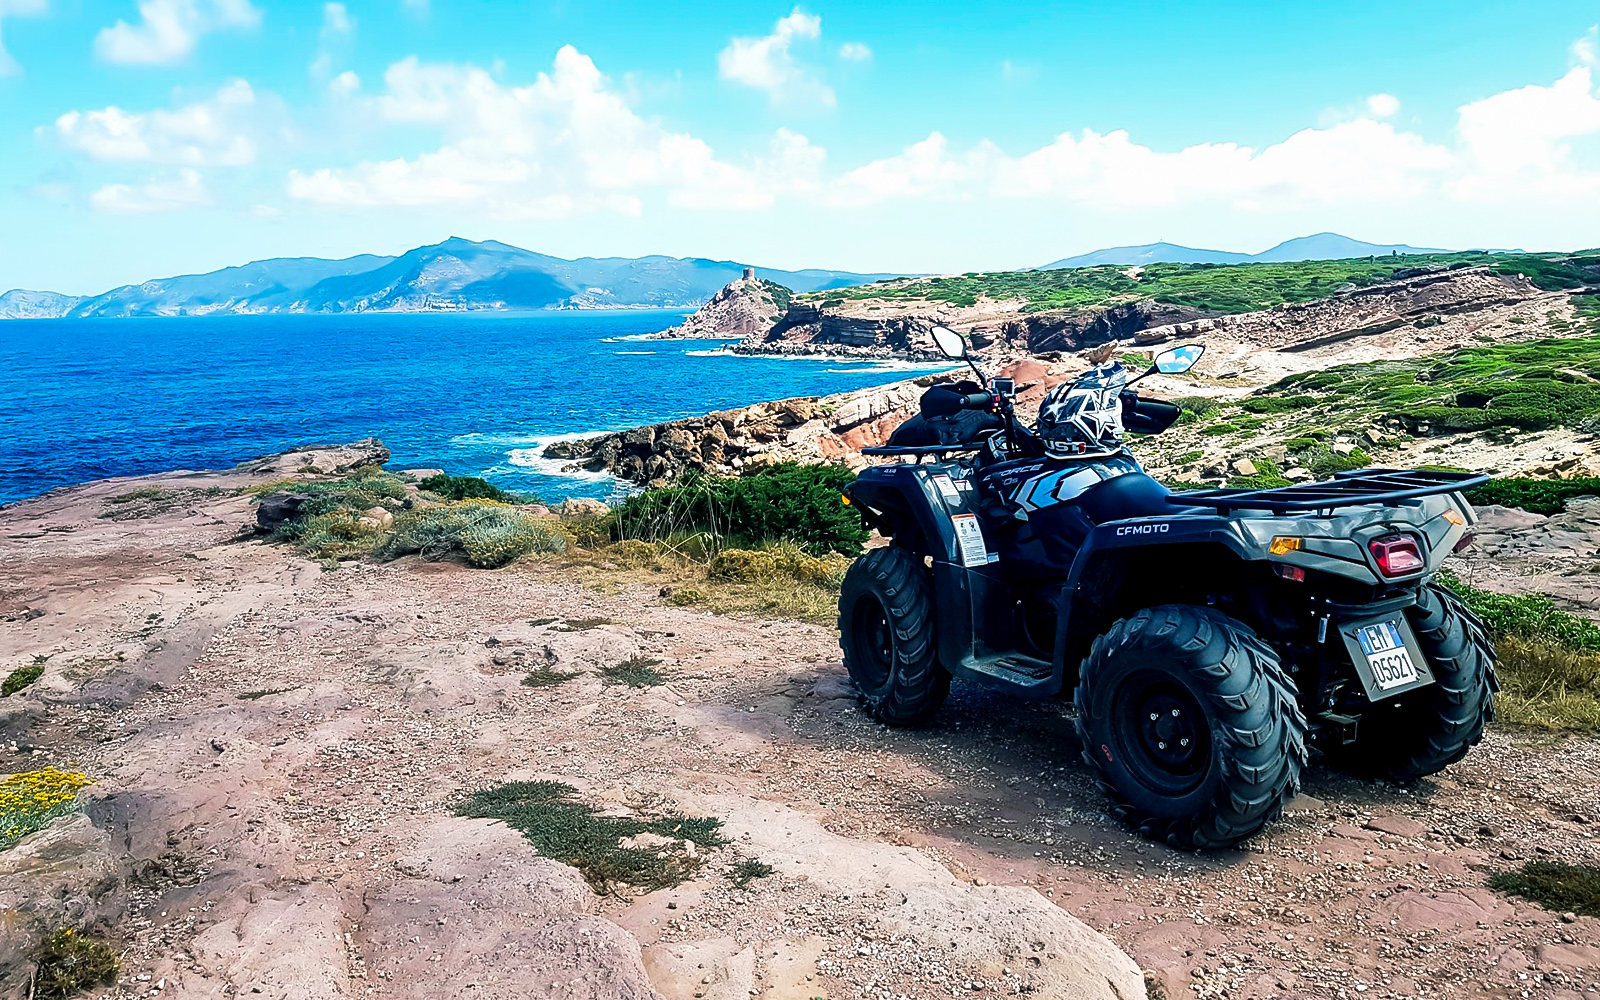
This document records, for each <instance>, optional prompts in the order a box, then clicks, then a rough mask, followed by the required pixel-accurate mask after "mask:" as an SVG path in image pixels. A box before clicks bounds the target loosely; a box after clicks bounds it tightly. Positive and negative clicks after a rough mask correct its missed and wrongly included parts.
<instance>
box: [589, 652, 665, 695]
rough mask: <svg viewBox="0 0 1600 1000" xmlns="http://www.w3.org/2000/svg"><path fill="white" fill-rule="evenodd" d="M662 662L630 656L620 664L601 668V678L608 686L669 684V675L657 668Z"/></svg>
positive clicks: (646, 657) (637, 686) (650, 658)
mask: <svg viewBox="0 0 1600 1000" xmlns="http://www.w3.org/2000/svg"><path fill="white" fill-rule="evenodd" d="M659 666H661V661H660V660H658V659H655V658H653V657H649V656H630V657H628V658H627V659H626V660H623V661H622V662H620V663H613V664H611V665H610V666H608V667H601V668H600V678H601V680H603V681H604V682H605V683H607V684H626V685H628V686H629V687H635V688H643V687H655V686H656V685H658V684H665V683H666V682H667V675H666V674H663V673H662V672H661V671H659V670H657V669H656V668H657V667H659Z"/></svg>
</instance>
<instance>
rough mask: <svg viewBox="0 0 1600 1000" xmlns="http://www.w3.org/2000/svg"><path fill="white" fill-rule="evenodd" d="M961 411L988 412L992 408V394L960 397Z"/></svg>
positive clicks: (985, 393) (976, 393)
mask: <svg viewBox="0 0 1600 1000" xmlns="http://www.w3.org/2000/svg"><path fill="white" fill-rule="evenodd" d="M961 408H962V409H963V410H989V409H993V408H994V393H991V392H974V393H969V394H967V395H965V396H962V397H961Z"/></svg>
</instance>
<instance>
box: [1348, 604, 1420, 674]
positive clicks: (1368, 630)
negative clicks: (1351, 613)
mask: <svg viewBox="0 0 1600 1000" xmlns="http://www.w3.org/2000/svg"><path fill="white" fill-rule="evenodd" d="M1356 641H1357V642H1359V643H1361V651H1362V652H1363V653H1365V654H1367V666H1368V667H1370V668H1372V679H1373V681H1374V682H1375V683H1376V684H1377V685H1378V690H1380V691H1389V690H1392V689H1394V688H1397V687H1400V686H1401V685H1403V684H1410V683H1412V682H1413V681H1415V680H1416V679H1417V665H1416V664H1415V663H1412V662H1411V651H1410V650H1408V649H1406V641H1405V639H1404V638H1402V637H1401V635H1400V623H1399V622H1397V621H1392V620H1391V621H1386V622H1379V623H1378V624H1376V625H1362V626H1361V627H1360V628H1358V629H1356Z"/></svg>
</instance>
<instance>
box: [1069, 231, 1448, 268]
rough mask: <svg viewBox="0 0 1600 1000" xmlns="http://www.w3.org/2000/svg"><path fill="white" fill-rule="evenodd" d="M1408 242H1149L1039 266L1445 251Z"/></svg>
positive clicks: (1332, 236) (1331, 237) (1330, 237)
mask: <svg viewBox="0 0 1600 1000" xmlns="http://www.w3.org/2000/svg"><path fill="white" fill-rule="evenodd" d="M1445 252H1446V251H1443V250H1431V249H1427V248H1423V247H1412V246H1406V245H1405V244H1404V243H1365V242H1362V241H1361V240H1353V239H1351V238H1350V237H1348V236H1340V235H1339V234H1338V233H1317V234H1316V235H1315V236H1300V237H1296V238H1295V239H1292V240H1284V241H1283V242H1282V243H1279V244H1278V245H1277V246H1275V247H1273V248H1272V249H1271V250H1263V251H1262V252H1260V253H1234V252H1232V251H1228V250H1197V249H1195V248H1193V247H1182V246H1178V245H1177V244H1175V243H1146V244H1145V245H1143V246H1137V247H1111V248H1110V249H1107V250H1096V251H1094V252H1093V253H1085V254H1079V255H1078V256H1076V257H1066V258H1063V259H1061V260H1058V261H1056V262H1054V263H1051V264H1046V265H1044V266H1043V267H1040V268H1038V270H1040V271H1054V270H1058V269H1060V268H1064V267H1097V266H1099V265H1101V264H1117V265H1129V264H1252V263H1266V262H1269V261H1289V260H1343V259H1345V258H1348V257H1373V256H1383V257H1386V256H1388V255H1390V254H1396V253H1401V254H1406V253H1445Z"/></svg>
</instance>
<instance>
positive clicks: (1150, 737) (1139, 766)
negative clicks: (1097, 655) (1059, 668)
mask: <svg viewBox="0 0 1600 1000" xmlns="http://www.w3.org/2000/svg"><path fill="white" fill-rule="evenodd" d="M1110 704H1111V711H1112V714H1113V723H1112V727H1111V732H1112V739H1113V740H1114V741H1115V742H1116V749H1117V753H1118V756H1119V757H1120V758H1121V759H1122V761H1123V762H1124V764H1125V766H1126V767H1127V770H1128V773H1129V774H1131V775H1132V776H1133V777H1134V779H1135V780H1137V781H1138V782H1139V783H1140V784H1142V785H1144V786H1145V787H1146V788H1148V789H1150V790H1151V791H1153V792H1156V793H1157V794H1160V795H1170V796H1179V795H1185V794H1187V793H1189V792H1192V791H1194V790H1195V789H1196V788H1198V787H1200V784H1201V783H1202V782H1203V781H1205V777H1206V774H1207V772H1208V771H1209V770H1210V767H1211V727H1210V724H1209V722H1208V721H1207V719H1206V714H1205V711H1204V710H1203V709H1201V707H1200V702H1199V701H1198V700H1197V699H1196V698H1195V696H1194V694H1193V693H1192V692H1190V690H1189V689H1188V687H1186V686H1185V685H1183V684H1182V683H1181V682H1179V681H1178V679H1177V678H1175V677H1173V676H1172V675H1171V674H1167V673H1162V672H1160V671H1154V670H1146V671H1140V672H1139V673H1136V674H1133V675H1131V676H1130V677H1128V678H1127V680H1125V681H1123V682H1122V683H1121V684H1120V685H1118V686H1117V689H1116V691H1115V693H1114V695H1113V697H1112V699H1111V702H1110Z"/></svg>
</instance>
